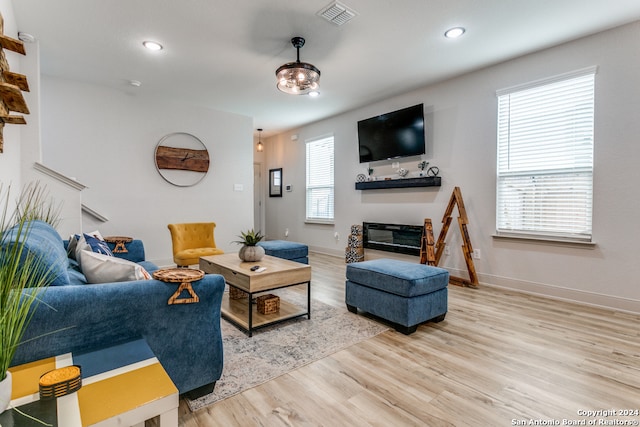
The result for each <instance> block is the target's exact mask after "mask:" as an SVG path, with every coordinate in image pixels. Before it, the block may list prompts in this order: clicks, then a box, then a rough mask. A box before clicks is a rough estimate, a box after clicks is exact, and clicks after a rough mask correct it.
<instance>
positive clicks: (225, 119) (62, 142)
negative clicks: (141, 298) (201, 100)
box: [41, 76, 253, 265]
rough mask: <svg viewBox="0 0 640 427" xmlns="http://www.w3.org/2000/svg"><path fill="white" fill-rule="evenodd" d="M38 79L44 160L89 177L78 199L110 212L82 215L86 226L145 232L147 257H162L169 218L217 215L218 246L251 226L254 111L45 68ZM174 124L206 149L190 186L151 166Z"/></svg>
mask: <svg viewBox="0 0 640 427" xmlns="http://www.w3.org/2000/svg"><path fill="white" fill-rule="evenodd" d="M41 86H42V95H41V100H42V152H43V162H44V163H45V164H46V165H47V166H49V167H51V168H53V169H55V170H57V171H58V172H62V173H64V174H65V175H67V176H70V177H74V178H76V179H77V180H78V181H79V182H81V183H83V184H85V185H87V186H88V187H89V188H87V189H85V190H84V191H83V192H82V201H83V203H84V204H85V205H87V206H88V207H89V208H91V209H93V210H95V211H97V212H98V213H100V214H101V215H104V216H106V217H107V218H108V219H109V221H107V222H104V223H102V222H98V221H96V220H93V219H91V217H87V216H86V215H85V217H84V219H83V231H85V232H88V231H92V230H94V229H99V230H100V232H101V233H102V234H103V235H104V236H108V235H128V236H132V237H135V238H139V239H142V240H143V241H144V243H145V250H146V255H147V259H148V260H151V261H153V262H155V263H157V264H159V265H168V264H170V263H172V252H171V236H170V234H169V230H168V229H167V224H169V223H177V222H198V221H214V222H216V224H217V227H216V230H215V239H216V243H217V246H218V247H220V248H222V249H224V250H225V251H237V250H238V247H237V245H235V244H231V242H232V241H233V240H236V237H235V236H236V235H238V234H239V233H240V230H246V229H248V228H251V227H253V166H252V165H253V138H252V119H251V118H249V117H245V116H240V115H236V114H230V113H225V112H221V111H215V110H210V109H206V108H199V107H193V106H184V105H180V104H177V103H175V102H170V101H162V100H154V99H143V98H142V97H141V96H138V95H136V93H135V92H132V91H129V90H123V91H116V90H111V89H107V88H104V87H100V86H95V85H89V84H84V83H80V82H74V81H69V80H64V79H59V78H52V77H49V76H42V81H41ZM173 132H187V133H191V134H193V135H195V136H196V137H198V138H199V139H200V140H201V141H202V142H203V143H204V144H205V145H206V147H207V149H208V150H209V156H210V158H211V165H210V169H209V172H208V174H207V175H206V176H205V178H204V179H203V180H202V181H200V183H198V184H197V185H195V186H192V187H176V186H173V185H171V184H169V183H167V182H166V181H165V180H164V179H163V178H162V177H161V176H160V175H159V174H158V172H157V170H156V168H155V163H154V150H155V146H156V144H157V143H158V141H159V140H160V139H161V138H162V137H163V136H165V135H167V134H169V133H173ZM234 184H242V186H243V191H234ZM78 231H80V230H78ZM65 237H66V236H65Z"/></svg>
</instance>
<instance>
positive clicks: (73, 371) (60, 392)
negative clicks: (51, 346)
mask: <svg viewBox="0 0 640 427" xmlns="http://www.w3.org/2000/svg"><path fill="white" fill-rule="evenodd" d="M38 385H39V387H40V399H42V400H49V399H55V398H57V397H61V396H66V395H67V394H71V393H73V392H74V391H78V390H79V389H80V387H82V370H81V369H80V366H78V365H71V366H66V367H64V368H59V369H54V370H52V371H49V372H45V373H44V374H43V375H42V376H41V377H40V381H39V383H38Z"/></svg>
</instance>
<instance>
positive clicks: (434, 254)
mask: <svg viewBox="0 0 640 427" xmlns="http://www.w3.org/2000/svg"><path fill="white" fill-rule="evenodd" d="M456 205H458V214H459V216H458V225H459V227H460V233H461V234H462V242H463V243H462V254H463V255H464V260H465V262H466V264H467V271H468V272H469V280H467V279H463V278H461V277H456V276H450V277H449V283H451V284H453V285H459V286H468V287H472V288H477V287H478V285H479V283H478V275H477V274H476V267H475V265H474V264H473V257H472V256H471V254H472V253H473V246H471V239H469V232H468V231H467V224H468V223H469V220H468V218H467V211H466V209H465V207H464V201H463V200H462V192H461V191H460V187H455V188H454V189H453V193H452V194H451V198H450V199H449V204H448V205H447V209H446V210H445V212H444V216H443V217H442V230H440V236H438V242H437V243H435V244H434V241H433V225H432V224H431V219H430V218H426V219H425V220H424V229H423V231H422V239H421V241H420V263H421V264H428V265H433V266H437V265H438V264H439V263H440V258H441V257H442V254H443V253H444V248H445V246H446V243H445V238H446V237H447V232H448V231H449V226H450V225H451V221H452V220H453V219H452V217H451V214H452V213H453V208H454V207H455V206H456ZM434 245H435V248H434Z"/></svg>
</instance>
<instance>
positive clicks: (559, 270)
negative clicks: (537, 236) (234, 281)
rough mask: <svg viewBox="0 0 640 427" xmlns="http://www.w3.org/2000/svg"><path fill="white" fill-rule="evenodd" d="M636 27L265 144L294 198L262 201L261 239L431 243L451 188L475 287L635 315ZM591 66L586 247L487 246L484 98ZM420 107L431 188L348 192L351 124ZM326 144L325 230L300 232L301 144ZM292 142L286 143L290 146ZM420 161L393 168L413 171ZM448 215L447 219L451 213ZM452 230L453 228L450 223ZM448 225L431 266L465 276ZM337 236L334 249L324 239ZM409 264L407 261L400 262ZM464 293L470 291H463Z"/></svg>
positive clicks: (492, 118) (639, 26) (639, 201)
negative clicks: (395, 238) (373, 237)
mask: <svg viewBox="0 0 640 427" xmlns="http://www.w3.org/2000/svg"><path fill="white" fill-rule="evenodd" d="M638 39H640V22H636V23H634V24H631V25H627V26H624V27H620V28H618V29H614V30H611V31H607V32H604V33H600V34H597V35H594V36H590V37H587V38H584V39H581V40H577V41H574V42H571V43H567V44H564V45H561V46H557V47H554V48H551V49H547V50H544V51H541V52H538V53H534V54H530V55H527V56H524V57H521V58H519V59H516V60H512V61H508V62H505V63H502V64H498V65H495V66H492V67H489V68H486V69H483V70H480V71H477V72H474V73H470V74H467V75H464V76H461V77H459V78H455V79H452V80H449V81H446V82H442V83H440V84H436V85H432V86H428V87H425V88H422V89H419V90H416V91H413V92H410V93H407V94H404V95H401V96H397V97H394V98H390V99H387V100H384V101H382V102H379V103H377V104H374V105H370V106H367V107H365V108H361V109H358V110H356V111H352V112H349V113H346V114H342V115H340V116H337V117H334V118H330V119H327V120H324V121H320V122H317V123H314V124H311V125H308V126H305V127H303V128H300V129H296V130H293V131H291V132H288V133H284V134H281V135H278V136H275V137H272V138H270V139H268V140H267V143H266V148H267V150H268V151H267V155H266V159H267V160H266V161H267V168H274V167H282V168H283V169H284V172H283V173H284V183H285V184H289V183H291V184H293V186H294V191H293V192H291V193H284V197H282V198H278V199H274V198H271V199H268V200H267V213H266V217H267V233H268V235H269V238H284V234H283V233H284V230H285V228H289V229H290V235H289V239H290V240H295V241H300V242H304V243H306V244H308V245H309V246H310V247H311V248H313V249H316V250H319V251H324V252H329V253H335V254H339V255H341V256H343V254H344V246H345V241H346V240H345V238H346V236H347V235H348V233H349V230H350V225H351V224H358V223H361V222H362V221H375V222H390V223H407V224H417V225H421V224H422V223H423V220H424V218H431V219H432V220H433V223H434V232H435V235H436V238H437V236H438V233H439V232H440V228H441V227H440V221H441V219H442V215H443V213H444V210H445V207H446V204H447V202H448V200H449V197H450V195H451V192H452V190H453V188H454V187H455V186H459V187H460V188H461V190H462V195H463V198H464V201H465V205H466V208H467V213H468V216H469V221H470V223H469V226H468V228H469V233H470V237H471V241H472V244H473V246H474V248H477V249H480V250H481V253H482V258H481V259H480V260H475V265H476V270H477V272H478V273H479V276H480V282H481V283H485V284H494V285H499V286H504V287H508V288H513V289H519V290H525V291H528V292H534V293H541V294H545V295H550V296H554V297H558V298H567V299H572V300H576V301H581V302H585V303H589V304H595V305H603V306H609V307H615V308H619V309H623V310H629V311H634V312H640V287H638V277H640V263H639V262H638V240H639V239H638V238H639V237H640V231H639V230H640V228H638V226H637V224H636V217H637V212H639V211H640V197H639V196H640V186H639V184H640V180H639V179H638V177H639V176H640V175H639V174H638V170H637V161H638V159H639V158H640V144H639V143H638V135H640V120H638V117H640V85H639V84H638V76H639V75H640V55H638V53H639V51H638V47H637V40H638ZM591 65H597V66H598V67H599V70H598V74H597V75H596V122H595V178H594V186H595V192H594V214H593V230H594V231H593V235H594V240H595V242H596V246H595V247H594V248H587V247H578V246H575V245H574V246H571V245H558V244H543V243H530V242H523V241H517V240H498V239H495V238H493V237H492V235H493V234H494V232H495V158H496V150H495V145H496V104H497V101H496V96H495V93H496V90H498V89H501V88H505V87H509V86H513V85H516V84H520V83H525V82H530V81H534V80H537V79H541V78H545V77H548V76H553V75H556V74H561V73H564V72H567V71H572V70H576V69H580V68H583V67H587V66H591ZM418 103H424V105H425V110H426V112H427V114H426V120H427V126H428V129H427V139H428V142H427V144H428V153H427V154H426V155H424V156H422V159H424V160H427V161H429V162H430V163H431V165H436V166H438V167H439V168H440V175H441V176H442V182H443V184H442V187H440V188H422V189H394V190H369V191H356V190H355V189H354V182H355V178H356V175H357V174H358V173H366V172H365V170H366V167H367V165H366V164H363V165H360V164H359V163H358V151H357V128H356V123H357V121H358V120H362V119H365V118H368V117H371V116H374V115H377V114H381V113H385V112H389V111H393V110H396V109H399V108H403V107H407V106H410V105H414V104H418ZM327 133H333V134H334V136H335V147H336V159H335V183H336V190H335V198H336V199H335V203H336V222H335V225H333V226H326V225H311V224H304V207H305V199H304V196H305V195H304V186H305V177H304V174H305V172H304V170H305V169H304V168H305V161H304V160H305V149H304V141H305V139H309V138H314V137H318V136H322V135H326V134H327ZM292 135H298V140H297V141H292V139H291V137H292ZM420 160H421V159H420V158H418V157H414V158H411V159H408V160H407V161H403V162H401V165H400V166H401V167H404V168H407V169H410V170H411V171H412V172H417V164H418V162H419V161H420ZM373 167H374V169H375V171H376V172H375V174H376V175H390V174H392V173H393V170H392V169H391V167H390V162H378V163H376V164H373ZM456 213H457V212H456ZM454 225H455V222H454ZM454 225H452V227H451V229H450V231H449V238H448V239H447V244H448V245H451V247H452V249H453V251H452V255H451V256H449V257H444V258H443V259H442V261H441V266H443V267H446V268H448V269H450V270H451V271H452V272H453V273H454V274H456V275H460V276H463V277H467V273H466V267H465V264H464V260H463V258H462V256H461V252H460V251H459V250H457V249H456V248H457V247H458V246H459V245H460V238H459V231H458V229H457V227H455V228H454ZM336 231H337V232H338V233H339V234H340V236H341V238H340V241H338V242H336V241H335V239H334V237H333V236H334V232H336ZM412 259H416V258H415V257H412ZM470 292H473V291H471V290H470Z"/></svg>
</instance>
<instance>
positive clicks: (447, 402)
mask: <svg viewBox="0 0 640 427" xmlns="http://www.w3.org/2000/svg"><path fill="white" fill-rule="evenodd" d="M310 264H311V266H312V295H313V297H314V298H316V299H319V300H321V301H323V302H325V303H327V304H332V305H335V306H337V307H341V308H343V309H345V310H346V308H345V305H344V278H345V268H346V267H345V264H344V260H342V259H340V258H334V257H330V256H326V255H319V254H311V256H310ZM344 327H345V328H348V327H349V325H344ZM639 331H640V316H637V315H631V314H626V313H620V312H616V311H612V310H606V309H599V308H593V307H588V306H582V305H577V304H571V303H567V302H561V301H555V300H550V299H546V298H541V297H536V296H530V295H525V294H520V293H516V292H507V291H503V290H498V289H493V288H490V287H486V286H481V287H480V288H479V289H470V288H461V287H457V286H449V312H448V314H447V317H446V319H445V320H444V321H443V322H441V323H437V324H424V325H421V326H420V327H419V328H418V330H417V332H416V333H414V334H412V335H409V336H405V335H402V334H400V333H398V332H395V331H394V330H389V331H387V332H384V333H382V334H380V335H378V336H376V337H374V338H371V339H369V340H366V341H363V342H361V343H359V344H356V345H353V346H351V347H349V348H347V349H345V350H342V351H339V352H338V353H335V354H333V355H332V356H330V357H327V358H324V359H322V360H319V361H317V362H314V363H312V364H310V365H307V366H305V367H302V368H300V369H297V370H295V371H293V372H290V373H288V374H286V375H283V376H281V377H279V378H276V379H274V380H272V381H269V382H268V383H266V384H263V385H261V386H259V387H255V388H253V389H250V390H247V391H245V392H243V393H241V394H239V395H236V396H234V397H231V398H228V399H226V400H223V401H221V402H218V403H216V404H214V405H210V406H209V407H207V408H204V409H202V410H200V411H198V412H193V413H192V412H190V411H189V409H188V407H187V405H186V404H185V403H184V402H183V401H181V403H180V425H181V426H185V427H195V426H226V427H229V426H243V427H244V426H334V427H335V426H452V425H453V426H510V425H528V423H529V421H530V420H533V421H534V422H536V421H537V420H544V421H549V420H554V421H557V422H558V423H559V424H558V425H562V422H563V420H564V419H567V420H578V421H584V422H586V423H587V425H589V424H588V423H589V421H594V420H595V421H596V422H597V421H598V419H607V420H611V419H613V418H616V419H621V420H638V421H640V415H638V416H632V417H620V416H616V417H609V418H603V417H592V416H582V415H580V414H579V411H594V410H599V409H604V410H619V409H636V410H638V409H640V332H639ZM522 422H524V423H525V424H520V423H522ZM534 425H535V424H534ZM538 425H545V424H538ZM546 425H553V424H546ZM595 425H598V424H595Z"/></svg>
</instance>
